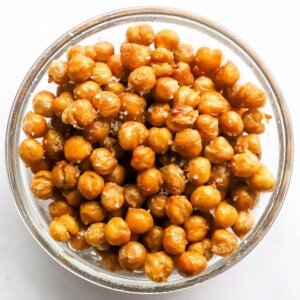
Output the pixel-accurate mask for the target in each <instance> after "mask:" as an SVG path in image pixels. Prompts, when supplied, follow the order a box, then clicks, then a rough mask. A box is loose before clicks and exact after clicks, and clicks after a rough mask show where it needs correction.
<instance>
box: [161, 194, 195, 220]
mask: <svg viewBox="0 0 300 300" xmlns="http://www.w3.org/2000/svg"><path fill="white" fill-rule="evenodd" d="M165 210H166V215H167V217H168V218H169V219H170V221H171V222H172V224H175V225H180V224H183V223H184V222H185V221H186V220H187V219H188V218H189V216H190V215H191V214H192V212H193V207H192V204H191V203H190V202H189V201H188V199H187V197H186V196H183V195H176V196H171V197H169V198H168V199H167V202H166V205H165Z"/></svg>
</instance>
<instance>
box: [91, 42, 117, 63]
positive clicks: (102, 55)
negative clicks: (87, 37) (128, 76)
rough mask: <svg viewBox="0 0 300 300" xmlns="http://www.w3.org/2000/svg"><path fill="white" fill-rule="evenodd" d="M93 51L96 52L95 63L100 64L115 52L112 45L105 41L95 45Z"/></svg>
mask: <svg viewBox="0 0 300 300" xmlns="http://www.w3.org/2000/svg"><path fill="white" fill-rule="evenodd" d="M94 49H95V52H96V61H100V62H106V61H107V60H108V58H109V57H110V56H112V55H114V52H115V49H114V46H113V44H112V43H110V42H106V41H102V42H98V43H96V44H95V45H94Z"/></svg>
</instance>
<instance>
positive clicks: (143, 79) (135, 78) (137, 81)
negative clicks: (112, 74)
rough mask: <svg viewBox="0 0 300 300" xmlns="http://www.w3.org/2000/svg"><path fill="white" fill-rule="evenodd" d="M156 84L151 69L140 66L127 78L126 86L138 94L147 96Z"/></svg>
mask: <svg viewBox="0 0 300 300" xmlns="http://www.w3.org/2000/svg"><path fill="white" fill-rule="evenodd" d="M155 83H156V76H155V72H154V70H153V69H152V68H151V67H148V66H141V67H139V68H137V69H135V70H133V71H132V72H131V73H130V75H129V77H128V86H129V87H130V88H131V89H132V90H134V91H135V92H138V93H139V94H141V95H143V94H148V93H150V91H151V90H152V88H153V87H154V85H155Z"/></svg>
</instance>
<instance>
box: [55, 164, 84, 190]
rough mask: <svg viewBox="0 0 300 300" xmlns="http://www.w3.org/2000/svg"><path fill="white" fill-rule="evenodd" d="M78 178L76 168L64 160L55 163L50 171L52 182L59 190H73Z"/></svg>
mask: <svg viewBox="0 0 300 300" xmlns="http://www.w3.org/2000/svg"><path fill="white" fill-rule="evenodd" d="M78 177H79V170H78V168H76V167H74V166H73V165H71V164H69V163H68V162H66V161H65V160H62V161H60V162H57V163H56V165H55V167H54V168H53V170H52V182H53V184H54V185H55V186H56V187H57V188H59V189H65V190H68V189H73V188H75V187H76V185H77V181H78Z"/></svg>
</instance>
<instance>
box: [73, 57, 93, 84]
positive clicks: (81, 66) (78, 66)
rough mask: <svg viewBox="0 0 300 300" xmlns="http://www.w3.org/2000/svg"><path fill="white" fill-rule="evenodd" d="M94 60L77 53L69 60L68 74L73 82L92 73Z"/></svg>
mask: <svg viewBox="0 0 300 300" xmlns="http://www.w3.org/2000/svg"><path fill="white" fill-rule="evenodd" d="M94 66H95V62H94V61H93V60H91V59H90V58H89V57H87V56H84V55H81V54H77V55H75V56H73V57H72V58H71V59H70V60H69V64H68V76H69V77H70V79H71V80H72V81H73V82H82V81H85V80H88V79H89V77H90V76H91V75H92V72H93V68H94Z"/></svg>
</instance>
